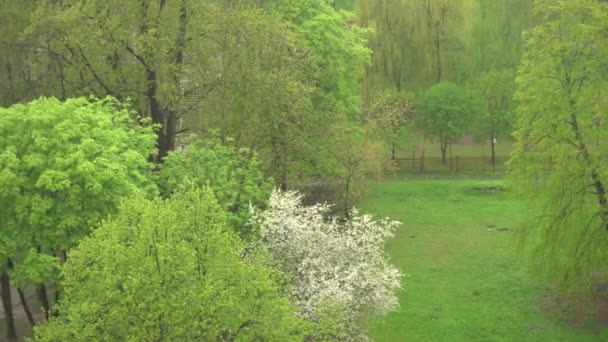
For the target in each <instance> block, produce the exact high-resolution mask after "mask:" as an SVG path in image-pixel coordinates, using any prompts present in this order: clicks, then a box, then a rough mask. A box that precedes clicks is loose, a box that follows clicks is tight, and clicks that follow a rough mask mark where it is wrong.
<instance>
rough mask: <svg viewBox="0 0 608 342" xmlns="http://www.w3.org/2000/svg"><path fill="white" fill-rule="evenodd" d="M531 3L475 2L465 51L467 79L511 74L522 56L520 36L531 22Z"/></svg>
mask: <svg viewBox="0 0 608 342" xmlns="http://www.w3.org/2000/svg"><path fill="white" fill-rule="evenodd" d="M533 3H534V2H533V1H531V0H475V1H474V3H473V12H472V16H471V21H470V35H469V37H468V38H467V42H466V49H467V56H469V58H467V59H468V61H469V63H470V65H469V66H468V69H469V71H468V72H469V73H470V77H471V78H476V77H478V76H479V75H480V74H483V73H486V72H489V71H491V70H509V69H510V70H513V71H515V69H516V68H517V66H518V65H519V62H520V59H521V55H522V53H523V48H524V41H523V37H522V34H523V32H524V31H525V30H527V29H529V28H531V27H532V25H533V23H534V22H535V20H534V19H535V18H534V15H533V13H534V12H533V11H532V4H533Z"/></svg>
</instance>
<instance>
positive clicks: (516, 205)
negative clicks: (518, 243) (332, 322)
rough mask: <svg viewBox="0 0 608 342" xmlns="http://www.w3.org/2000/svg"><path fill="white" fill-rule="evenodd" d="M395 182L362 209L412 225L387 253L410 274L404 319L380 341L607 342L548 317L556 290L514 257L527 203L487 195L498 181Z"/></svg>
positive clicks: (389, 320)
mask: <svg viewBox="0 0 608 342" xmlns="http://www.w3.org/2000/svg"><path fill="white" fill-rule="evenodd" d="M397 177H398V178H395V177H393V178H390V177H389V178H388V179H386V180H385V181H384V182H381V183H377V184H375V185H374V186H373V189H372V192H371V194H370V195H369V196H368V197H367V198H366V199H365V200H364V201H361V203H360V204H359V206H360V207H362V208H363V209H364V211H368V212H372V213H374V214H375V215H377V216H380V217H382V216H389V217H391V218H393V219H397V220H400V221H402V222H403V223H404V225H403V227H402V228H401V229H400V231H399V232H398V233H397V235H396V237H395V238H394V239H393V240H392V241H390V243H389V244H388V250H389V253H390V255H391V258H392V261H393V263H395V264H396V265H399V266H400V267H402V268H403V270H404V272H405V273H406V274H407V278H406V279H405V281H404V284H405V290H404V291H402V292H401V293H400V301H401V309H400V310H399V311H397V312H394V313H391V314H389V315H388V316H386V317H384V318H383V319H382V320H381V321H379V322H377V323H376V324H375V325H374V326H373V327H372V330H371V334H372V336H373V337H374V338H375V339H376V340H377V341H598V340H605V341H606V340H608V330H606V329H603V328H600V327H598V326H597V325H596V324H594V323H593V322H583V324H577V325H576V327H575V325H573V324H571V323H570V320H569V318H568V316H567V315H566V314H565V313H563V312H559V311H561V310H551V312H547V310H546V309H543V308H544V307H545V305H544V304H543V303H547V302H549V301H550V299H549V298H550V297H549V294H550V292H549V291H548V288H547V287H548V284H547V282H546V281H544V280H543V279H542V278H541V277H540V276H538V275H534V274H532V273H530V272H528V271H526V270H525V269H524V267H523V266H522V265H521V264H520V263H519V261H518V258H517V257H516V254H515V252H514V249H513V245H514V241H513V240H514V238H513V235H514V232H513V231H514V230H515V229H516V227H517V225H518V222H521V221H522V219H523V218H524V217H525V215H526V211H527V210H526V203H525V202H524V201H523V200H521V199H518V198H514V197H513V196H512V195H509V194H506V193H502V192H496V191H492V190H488V188H489V187H496V186H500V185H501V182H500V180H498V179H492V178H488V177H487V176H483V177H482V176H474V175H473V176H471V175H459V176H457V177H458V178H454V177H453V176H449V175H447V176H434V175H428V174H427V175H423V176H418V175H405V176H397ZM489 226H495V227H489ZM504 227H506V228H508V231H504V232H503V231H500V230H499V229H500V228H504Z"/></svg>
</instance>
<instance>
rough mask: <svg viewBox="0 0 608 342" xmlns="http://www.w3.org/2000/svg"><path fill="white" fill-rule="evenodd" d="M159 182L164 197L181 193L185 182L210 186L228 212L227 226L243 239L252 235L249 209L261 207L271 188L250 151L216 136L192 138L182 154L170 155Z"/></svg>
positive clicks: (166, 159) (162, 168)
mask: <svg viewBox="0 0 608 342" xmlns="http://www.w3.org/2000/svg"><path fill="white" fill-rule="evenodd" d="M159 182H160V187H161V188H162V189H163V192H164V193H165V194H172V193H175V192H176V191H179V190H181V188H182V187H183V185H184V184H186V183H192V184H194V185H196V186H199V187H203V186H209V187H210V188H211V189H212V190H213V193H214V194H215V196H216V198H217V200H218V202H219V204H220V205H221V206H222V208H223V209H224V210H225V211H226V212H227V213H228V223H229V225H230V226H231V227H234V228H235V229H236V230H237V232H238V233H239V234H240V235H241V236H242V237H245V238H247V237H251V235H252V234H254V233H253V232H251V231H249V230H248V227H249V226H248V225H247V221H248V219H249V206H250V205H254V206H256V207H263V206H264V205H265V203H266V201H267V200H268V197H269V195H270V190H271V188H272V183H271V182H270V181H269V180H268V179H266V178H265V177H264V174H263V173H262V170H261V165H260V162H259V161H258V159H257V157H256V155H255V154H254V153H253V152H252V151H251V150H249V149H247V148H237V147H235V146H234V145H233V143H232V141H230V140H228V141H227V142H226V144H223V143H222V142H221V141H220V139H219V138H218V137H217V136H215V135H211V136H210V137H207V138H205V139H201V138H197V137H193V139H192V141H191V142H190V144H189V145H188V147H187V148H186V149H185V150H184V151H181V152H177V151H175V152H170V153H169V155H168V156H167V157H166V158H165V160H164V163H163V164H162V165H161V171H160V173H159Z"/></svg>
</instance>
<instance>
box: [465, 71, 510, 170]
mask: <svg viewBox="0 0 608 342" xmlns="http://www.w3.org/2000/svg"><path fill="white" fill-rule="evenodd" d="M474 89H475V90H476V91H477V92H478V94H479V96H480V100H481V101H482V105H483V109H482V112H481V113H480V114H481V115H480V116H479V117H478V120H476V121H475V123H474V128H473V130H474V132H473V133H474V134H475V135H476V138H481V139H482V140H483V141H485V140H486V139H489V140H490V144H491V146H492V147H491V150H492V165H493V167H494V168H495V167H496V143H497V140H498V138H499V137H500V138H502V137H504V138H507V137H508V134H509V133H510V132H511V129H512V127H513V121H514V119H513V117H514V115H513V93H514V90H515V75H514V74H513V73H512V72H511V71H510V70H508V69H505V70H501V71H496V70H492V71H489V72H486V73H484V74H482V75H481V76H479V77H478V78H477V79H476V80H475V81H474Z"/></svg>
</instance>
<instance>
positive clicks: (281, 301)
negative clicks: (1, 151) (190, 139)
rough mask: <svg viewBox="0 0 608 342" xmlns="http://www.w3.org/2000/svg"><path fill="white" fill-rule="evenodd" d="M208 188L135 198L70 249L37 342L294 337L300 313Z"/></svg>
mask: <svg viewBox="0 0 608 342" xmlns="http://www.w3.org/2000/svg"><path fill="white" fill-rule="evenodd" d="M243 249H244V245H243V243H242V242H240V240H239V239H238V237H237V236H236V235H235V234H234V233H233V232H231V230H230V229H228V228H227V226H226V217H225V215H224V213H223V211H222V209H221V207H220V205H219V204H218V203H217V202H216V201H215V199H214V198H213V195H212V193H211V191H210V190H208V189H206V190H202V191H185V192H183V193H178V194H175V195H174V196H173V197H171V198H170V199H166V200H163V199H155V200H153V201H149V200H146V199H145V198H144V197H143V196H136V197H134V198H133V199H131V200H129V201H126V202H125V203H123V205H122V207H121V210H120V213H119V214H118V215H117V216H115V217H114V218H113V219H111V220H108V221H106V222H105V223H104V224H103V225H102V226H101V227H99V228H98V229H97V230H96V231H95V232H94V233H93V235H92V236H91V237H89V238H86V239H85V240H83V242H82V243H81V244H80V246H79V247H77V248H76V249H74V250H73V251H72V253H71V255H70V258H69V259H68V261H67V262H66V264H65V267H64V268H63V270H62V274H63V278H64V282H63V286H64V288H65V296H64V299H63V300H62V302H61V304H60V306H59V316H58V317H57V318H53V319H51V321H50V322H49V323H48V324H47V325H45V326H42V327H40V328H39V329H37V331H36V336H37V339H36V340H37V341H117V340H118V341H153V340H154V341H156V340H162V341H195V340H196V341H201V340H205V341H253V340H255V341H261V340H265V341H268V340H271V341H292V340H302V336H300V335H299V333H298V331H304V329H305V327H304V326H303V325H302V324H303V323H302V321H301V320H300V319H298V318H296V316H295V308H294V306H293V305H292V303H291V302H290V301H289V300H288V299H287V298H286V297H285V295H283V294H282V291H281V289H280V287H279V286H278V283H277V281H278V279H280V278H281V277H282V276H281V274H280V273H278V272H277V271H275V270H273V269H272V268H269V267H267V266H265V264H266V263H267V261H266V257H265V256H264V254H262V253H259V252H256V253H254V255H251V256H246V254H241V253H242V251H243Z"/></svg>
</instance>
